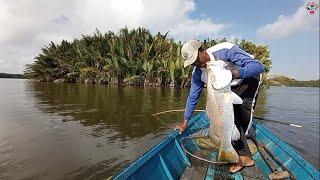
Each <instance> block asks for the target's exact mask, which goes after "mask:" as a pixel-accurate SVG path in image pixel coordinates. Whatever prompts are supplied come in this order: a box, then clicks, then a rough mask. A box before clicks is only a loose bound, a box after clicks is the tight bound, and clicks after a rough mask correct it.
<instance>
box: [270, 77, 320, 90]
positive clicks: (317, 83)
mask: <svg viewBox="0 0 320 180" xmlns="http://www.w3.org/2000/svg"><path fill="white" fill-rule="evenodd" d="M265 83H266V85H269V86H283V87H318V88H319V87H320V80H319V79H318V80H308V81H300V80H295V79H293V78H290V77H286V76H275V77H273V78H269V79H266V82H265Z"/></svg>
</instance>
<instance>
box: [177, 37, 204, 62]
mask: <svg viewBox="0 0 320 180" xmlns="http://www.w3.org/2000/svg"><path fill="white" fill-rule="evenodd" d="M200 47H201V43H200V42H199V41H197V40H189V41H187V42H185V43H184V44H183V46H182V48H181V54H182V57H183V59H184V67H187V66H189V65H191V64H192V63H194V62H195V61H196V60H197V57H198V49H199V48H200Z"/></svg>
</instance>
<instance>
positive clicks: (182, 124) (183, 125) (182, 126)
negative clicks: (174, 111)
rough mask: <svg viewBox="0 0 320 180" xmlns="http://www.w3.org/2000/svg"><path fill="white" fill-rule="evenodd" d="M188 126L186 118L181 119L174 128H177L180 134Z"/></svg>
mask: <svg viewBox="0 0 320 180" xmlns="http://www.w3.org/2000/svg"><path fill="white" fill-rule="evenodd" d="M187 126H188V121H187V120H183V121H182V122H181V123H179V124H178V125H177V126H176V129H179V131H180V134H181V133H182V132H183V131H184V130H185V129H186V128H187Z"/></svg>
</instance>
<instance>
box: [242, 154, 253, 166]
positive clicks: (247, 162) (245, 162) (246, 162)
mask: <svg viewBox="0 0 320 180" xmlns="http://www.w3.org/2000/svg"><path fill="white" fill-rule="evenodd" d="M240 159H241V161H242V164H243V165H244V166H246V167H250V166H253V165H254V160H253V159H252V158H251V157H249V156H240Z"/></svg>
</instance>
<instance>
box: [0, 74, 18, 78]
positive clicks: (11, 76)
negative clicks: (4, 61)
mask: <svg viewBox="0 0 320 180" xmlns="http://www.w3.org/2000/svg"><path fill="white" fill-rule="evenodd" d="M0 78H14V79H23V78H24V76H23V75H22V74H8V73H0Z"/></svg>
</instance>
